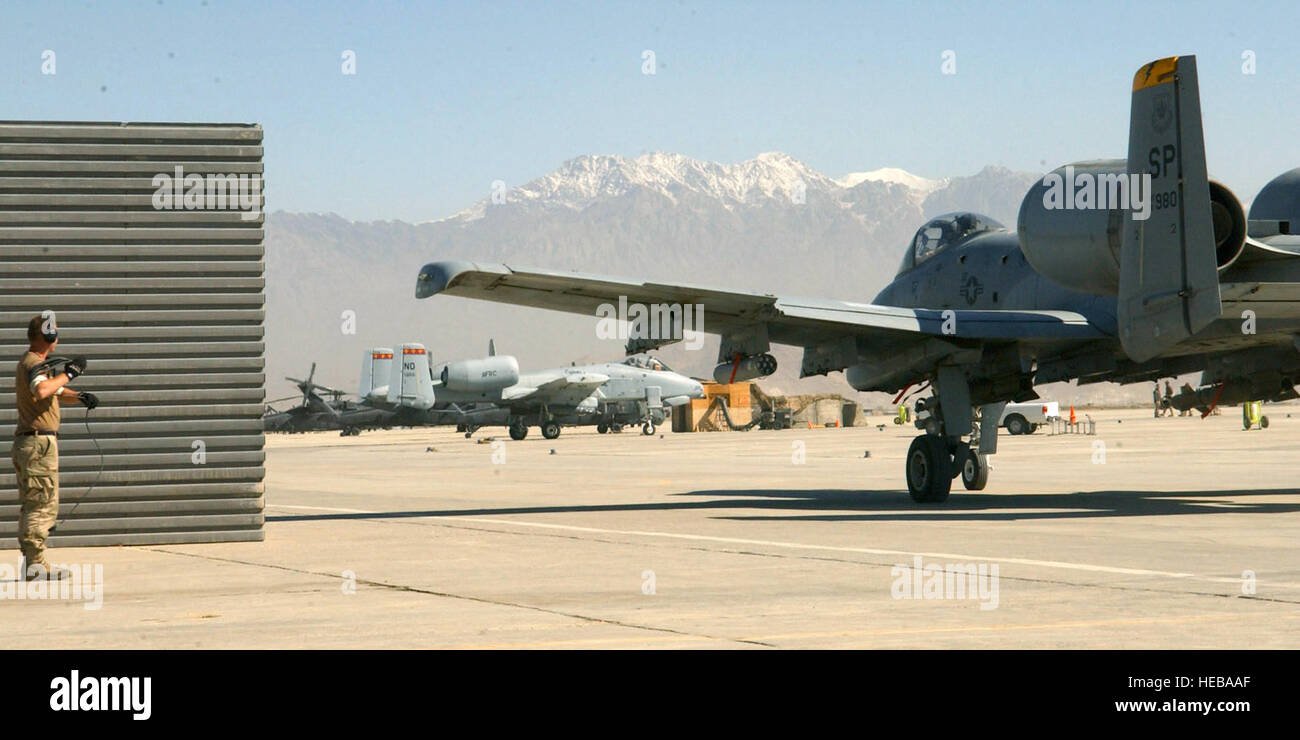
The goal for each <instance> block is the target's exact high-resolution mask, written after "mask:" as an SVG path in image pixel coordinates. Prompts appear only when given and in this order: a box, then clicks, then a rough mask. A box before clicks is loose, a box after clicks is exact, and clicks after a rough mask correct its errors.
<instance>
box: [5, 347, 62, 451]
mask: <svg viewBox="0 0 1300 740" xmlns="http://www.w3.org/2000/svg"><path fill="white" fill-rule="evenodd" d="M41 362H42V360H41V357H40V355H38V354H36V353H35V352H30V351H29V352H27V353H26V354H24V355H23V359H21V360H19V361H18V369H17V371H16V372H15V373H14V392H15V393H16V394H17V395H18V426H16V427H14V434H15V435H17V434H21V433H22V432H30V431H33V430H34V431H38V432H57V431H59V394H57V393H55V394H53V395H51V396H50V397H49V398H46V399H45V400H43V401H42V400H37V398H36V391H35V389H33V388H32V385H33V383H32V378H31V371H32V368H34V367H36V366H37V365H39V364H41ZM45 377H47V378H50V377H54V370H53V368H51V369H49V370H47V371H46V372H45Z"/></svg>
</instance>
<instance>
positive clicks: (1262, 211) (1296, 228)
mask: <svg viewBox="0 0 1300 740" xmlns="http://www.w3.org/2000/svg"><path fill="white" fill-rule="evenodd" d="M1250 220H1251V221H1262V220H1271V221H1283V222H1286V224H1287V230H1286V232H1285V233H1288V234H1300V167H1297V168H1295V169H1294V170H1290V171H1288V172H1283V173H1282V174H1280V175H1278V176H1277V177H1275V178H1273V179H1272V180H1270V181H1269V183H1268V184H1267V185H1265V186H1264V189H1263V190H1260V191H1259V195H1256V196H1255V201H1254V202H1253V203H1251V204H1250Z"/></svg>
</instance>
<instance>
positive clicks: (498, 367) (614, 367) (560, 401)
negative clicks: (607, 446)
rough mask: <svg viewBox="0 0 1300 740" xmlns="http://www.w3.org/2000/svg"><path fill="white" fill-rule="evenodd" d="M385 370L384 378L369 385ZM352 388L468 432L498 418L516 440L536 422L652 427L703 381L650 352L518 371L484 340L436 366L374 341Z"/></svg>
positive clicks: (419, 350)
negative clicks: (471, 355)
mask: <svg viewBox="0 0 1300 740" xmlns="http://www.w3.org/2000/svg"><path fill="white" fill-rule="evenodd" d="M399 358H400V360H399ZM384 377H388V379H389V380H388V383H387V384H386V385H382V386H377V385H375V382H376V379H377V378H384ZM357 396H358V397H359V398H361V399H362V400H363V401H365V402H366V403H367V404H370V405H372V406H379V407H384V408H391V409H401V410H404V411H405V412H406V413H407V414H411V413H414V414H425V415H427V414H432V413H441V414H447V413H449V412H450V413H455V414H456V415H457V422H456V423H458V424H459V425H460V426H461V428H462V429H464V431H465V436H467V437H468V436H470V435H472V434H473V433H474V431H475V430H477V429H479V428H480V427H483V426H488V425H503V426H506V427H508V428H509V430H510V438H511V439H515V440H522V439H523V438H524V437H526V436H528V427H529V424H534V425H537V426H539V427H541V430H542V436H543V437H545V438H547V439H555V438H556V437H558V436H560V428H561V426H562V425H569V426H584V425H594V426H596V428H597V430H598V431H600V432H602V433H604V432H606V431H619V430H620V429H621V428H622V427H623V425H625V424H638V423H639V424H641V432H642V433H643V434H646V435H651V434H654V432H655V427H656V425H658V424H660V423H662V422H663V420H664V419H665V418H666V417H667V413H668V409H669V408H671V407H673V406H680V405H682V404H684V403H687V402H688V401H689V400H690V399H692V398H703V397H704V388H703V387H702V386H701V385H700V383H698V382H697V381H695V380H692V379H691V378H688V377H686V376H684V375H679V374H677V373H675V372H673V371H671V370H669V369H668V368H667V367H666V366H665V365H664V364H663V363H661V362H659V361H658V360H655V359H653V358H629V359H628V360H626V361H624V362H610V363H602V364H597V365H578V366H573V367H566V368H558V369H554V370H543V371H541V372H534V373H520V372H519V361H518V360H516V359H515V358H514V357H511V356H509V355H497V354H496V349H495V346H493V345H492V344H491V343H489V346H488V356H487V357H485V358H483V359H479V360H459V361H456V362H449V363H446V364H445V365H443V366H441V368H440V369H435V366H434V364H433V359H432V356H431V355H430V354H429V352H428V350H426V349H425V347H424V345H422V344H418V343H408V344H403V345H401V346H400V347H399V348H398V349H397V351H396V352H394V351H393V350H391V349H388V348H385V347H378V348H375V349H371V350H367V351H366V352H365V354H364V355H362V369H361V387H360V389H359V391H358V394H357Z"/></svg>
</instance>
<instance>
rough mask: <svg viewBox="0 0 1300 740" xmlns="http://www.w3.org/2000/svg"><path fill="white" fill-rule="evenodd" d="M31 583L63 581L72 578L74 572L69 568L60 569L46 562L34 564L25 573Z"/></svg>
mask: <svg viewBox="0 0 1300 740" xmlns="http://www.w3.org/2000/svg"><path fill="white" fill-rule="evenodd" d="M25 575H26V578H27V580H29V581H46V580H49V581H61V580H63V579H65V578H71V577H72V571H70V570H68V569H67V568H59V567H57V566H53V565H50V564H49V563H46V562H39V563H32V564H31V565H29V566H27V570H26V571H25Z"/></svg>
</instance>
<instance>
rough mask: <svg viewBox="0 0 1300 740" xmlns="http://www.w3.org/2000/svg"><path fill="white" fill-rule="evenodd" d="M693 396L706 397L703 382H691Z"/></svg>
mask: <svg viewBox="0 0 1300 740" xmlns="http://www.w3.org/2000/svg"><path fill="white" fill-rule="evenodd" d="M691 398H704V385H703V384H702V383H696V382H692V383H691Z"/></svg>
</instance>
